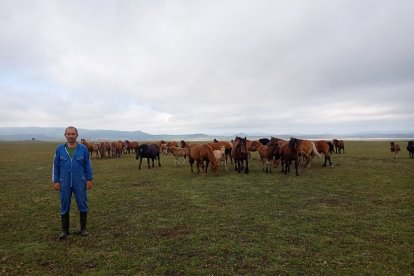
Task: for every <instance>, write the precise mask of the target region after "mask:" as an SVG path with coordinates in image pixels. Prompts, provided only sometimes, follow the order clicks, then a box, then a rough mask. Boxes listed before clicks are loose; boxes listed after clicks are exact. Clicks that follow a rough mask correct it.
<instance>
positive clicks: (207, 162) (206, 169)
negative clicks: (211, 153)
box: [204, 160, 210, 174]
mask: <svg viewBox="0 0 414 276" xmlns="http://www.w3.org/2000/svg"><path fill="white" fill-rule="evenodd" d="M209 163H210V161H208V160H207V161H206V168H205V170H204V172H205V173H206V174H207V171H208V164H209Z"/></svg>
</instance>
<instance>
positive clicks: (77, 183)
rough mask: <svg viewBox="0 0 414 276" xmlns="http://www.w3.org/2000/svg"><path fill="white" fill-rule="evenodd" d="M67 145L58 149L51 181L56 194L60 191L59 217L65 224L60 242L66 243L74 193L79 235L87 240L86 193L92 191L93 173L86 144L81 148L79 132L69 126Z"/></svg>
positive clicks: (62, 145)
mask: <svg viewBox="0 0 414 276" xmlns="http://www.w3.org/2000/svg"><path fill="white" fill-rule="evenodd" d="M65 137H66V141H67V142H66V143H64V144H61V145H59V146H58V147H57V148H56V152H55V157H54V160H53V175H52V181H53V184H54V188H55V190H56V191H59V198H60V204H61V208H60V216H61V220H62V234H61V235H60V236H59V239H66V237H67V236H68V235H69V212H70V202H71V198H72V193H74V194H75V198H76V203H77V205H78V209H79V212H80V227H81V231H80V234H81V235H82V236H87V235H88V232H87V230H86V220H87V215H88V203H87V196H86V189H88V190H89V189H91V188H92V179H93V172H92V166H91V161H90V158H89V151H88V150H87V148H86V147H85V146H84V145H83V144H79V143H78V142H77V141H76V139H77V138H78V130H77V129H76V128H75V127H73V126H69V127H67V128H66V129H65Z"/></svg>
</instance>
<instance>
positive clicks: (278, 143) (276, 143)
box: [267, 136, 289, 168]
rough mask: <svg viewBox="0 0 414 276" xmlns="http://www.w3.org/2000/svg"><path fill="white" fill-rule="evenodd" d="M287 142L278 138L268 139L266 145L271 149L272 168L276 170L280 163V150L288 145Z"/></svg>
mask: <svg viewBox="0 0 414 276" xmlns="http://www.w3.org/2000/svg"><path fill="white" fill-rule="evenodd" d="M288 143H289V141H285V140H283V139H280V138H275V137H273V136H272V137H270V140H269V142H268V143H267V146H268V147H273V148H274V150H273V168H277V167H278V166H279V163H280V149H281V148H282V147H283V146H284V145H286V144H288Z"/></svg>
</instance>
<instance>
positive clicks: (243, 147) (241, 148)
mask: <svg viewBox="0 0 414 276" xmlns="http://www.w3.org/2000/svg"><path fill="white" fill-rule="evenodd" d="M236 140H238V141H237V146H236V153H238V154H239V155H242V156H243V155H245V154H247V139H246V137H244V138H241V137H236V139H235V140H234V141H236Z"/></svg>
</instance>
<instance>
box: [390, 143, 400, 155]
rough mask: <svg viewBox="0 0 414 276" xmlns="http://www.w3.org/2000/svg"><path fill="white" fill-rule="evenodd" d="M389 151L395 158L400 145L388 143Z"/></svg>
mask: <svg viewBox="0 0 414 276" xmlns="http://www.w3.org/2000/svg"><path fill="white" fill-rule="evenodd" d="M390 150H391V153H392V155H393V156H394V158H397V154H398V153H399V152H400V151H401V149H400V145H398V144H396V143H395V142H390Z"/></svg>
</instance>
